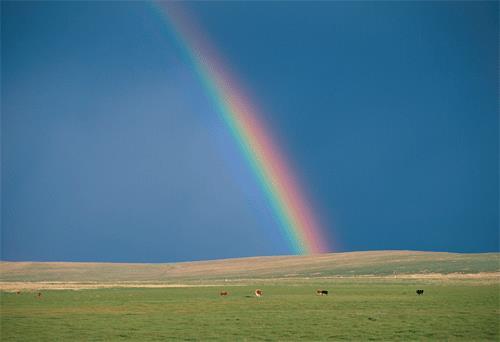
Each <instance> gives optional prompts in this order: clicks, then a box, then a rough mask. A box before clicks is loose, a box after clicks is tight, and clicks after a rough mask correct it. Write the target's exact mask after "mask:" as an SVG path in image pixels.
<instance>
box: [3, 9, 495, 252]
mask: <svg viewBox="0 0 500 342" xmlns="http://www.w3.org/2000/svg"><path fill="white" fill-rule="evenodd" d="M184 6H185V10H186V11H187V12H188V13H189V14H190V15H191V16H192V18H193V20H195V21H196V22H197V24H198V26H199V27H201V28H202V29H203V31H204V32H205V33H206V35H207V36H208V37H209V38H210V40H211V42H212V44H213V46H214V47H215V48H216V49H217V51H218V53H219V54H220V55H221V56H223V58H224V60H225V61H226V62H227V67H228V70H231V72H232V73H234V75H235V76H236V77H237V78H238V79H239V80H240V82H241V83H242V84H243V85H244V87H245V89H246V90H247V92H248V94H247V95H248V96H249V97H250V98H251V99H252V101H253V102H254V103H256V104H257V105H258V106H259V108H261V115H262V116H263V119H264V120H265V121H266V122H267V123H268V124H269V129H270V131H272V132H273V134H274V136H275V138H276V140H277V141H278V142H279V143H280V146H281V149H282V150H283V151H285V152H286V154H287V158H288V159H289V160H290V161H291V164H292V165H293V166H294V168H295V172H296V174H297V175H298V176H299V178H300V181H301V183H302V184H303V186H304V187H305V188H306V190H307V193H308V194H309V195H310V197H311V199H312V201H313V205H314V208H315V212H316V214H317V215H318V217H320V218H321V221H322V222H323V223H324V227H323V228H324V229H325V231H326V232H327V234H325V239H328V243H329V245H330V246H331V248H332V249H333V248H334V246H335V250H336V251H353V250H373V249H414V250H439V251H456V252H486V251H498V250H499V202H498V198H499V196H498V193H499V183H498V176H499V175H498V171H499V169H498V167H499V160H498V144H499V140H498V138H499V137H498V131H499V122H498V102H497V98H498V28H499V27H498V26H499V23H498V2H480V1H479V2H453V1H446V2H420V3H417V2H373V3H368V2H317V3H306V2H303V3H302V2H287V3H284V2H283V3H282V2H272V3H266V2H256V3H251V2H248V3H247V2H241V3H226V2H217V3H208V2H197V3H189V4H186V5H184ZM1 10H2V12H1V25H2V33H1V58H2V60H1V72H2V75H1V76H2V79H1V95H2V99H1V110H2V113H1V114H2V121H1V123H2V127H1V133H2V157H1V158H2V159H1V161H2V169H1V171H2V189H1V192H2V218H1V222H2V234H1V238H2V241H1V248H2V249H1V257H2V259H4V260H68V261H136V262H162V261H178V260H196V259H212V258H224V257H237V256H249V255H273V254H288V253H290V252H291V250H290V246H288V245H287V243H286V241H285V239H284V237H283V236H282V235H281V234H280V230H279V228H278V226H277V223H276V222H275V220H274V218H273V215H272V212H271V211H270V209H269V208H268V206H267V204H266V201H265V198H264V196H263V194H262V193H261V189H260V188H259V184H258V183H257V182H256V180H255V179H254V177H253V175H252V173H251V172H250V171H249V168H248V165H247V163H246V161H245V159H244V158H243V157H242V156H241V155H240V154H239V151H238V149H237V148H236V146H235V143H234V141H233V139H232V137H231V136H230V134H229V133H228V132H226V131H225V130H224V128H223V127H224V126H223V125H222V124H221V123H220V122H218V121H217V120H218V117H217V115H216V113H215V112H214V107H213V105H211V103H210V99H209V98H208V97H207V94H206V91H205V90H204V89H203V87H202V85H201V84H200V81H199V79H198V78H197V77H196V73H195V70H194V68H193V66H192V65H190V63H189V62H188V60H187V59H186V57H185V55H184V54H183V52H182V51H181V49H180V48H179V44H178V42H176V40H175V38H174V35H173V34H172V31H171V29H170V27H169V25H168V23H166V22H165V20H164V19H163V18H162V17H161V15H159V13H158V12H157V10H156V9H155V7H154V6H152V5H151V4H148V3H141V2H109V3H99V2H81V3H79V2H5V1H4V2H2V4H1Z"/></svg>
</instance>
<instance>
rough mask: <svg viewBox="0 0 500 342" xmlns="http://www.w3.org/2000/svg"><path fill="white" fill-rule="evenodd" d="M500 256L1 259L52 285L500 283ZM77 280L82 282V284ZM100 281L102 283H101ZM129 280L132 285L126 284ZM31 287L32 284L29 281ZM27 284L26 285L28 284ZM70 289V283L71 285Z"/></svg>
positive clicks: (12, 276) (26, 278)
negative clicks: (367, 280)
mask: <svg viewBox="0 0 500 342" xmlns="http://www.w3.org/2000/svg"><path fill="white" fill-rule="evenodd" d="M499 272H500V254H499V253H483V254H457V253H436V252H413V251H373V252H350V253H330V254H322V255H312V256H273V257H251V258H238V259H226V260H211V261H197V262H181V263H171V264H127V263H79V262H0V282H1V283H2V284H3V285H2V288H5V287H6V286H7V285H8V283H10V284H11V285H13V284H12V283H13V282H17V283H18V284H22V283H30V282H37V283H38V284H39V285H41V284H45V285H44V286H48V287H50V288H56V287H61V283H66V284H67V286H69V287H72V288H82V287H86V288H87V287H88V286H90V287H91V288H93V287H95V286H100V287H102V286H105V287H109V286H111V285H112V284H114V285H113V286H128V287H129V286H137V283H140V284H142V287H144V286H145V285H147V284H150V286H173V285H177V286H179V285H201V284H213V283H218V282H224V281H230V282H233V283H237V282H242V281H245V280H249V279H251V280H262V281H263V280H269V279H271V280H278V279H281V280H283V279H295V280H299V279H310V278H319V279H327V278H343V277H360V276H361V277H367V276H368V277H373V278H383V277H391V278H399V279H416V278H424V277H426V278H428V279H437V278H443V279H458V278H466V277H469V278H471V279H472V278H473V277H476V278H477V277H481V278H484V279H493V280H494V281H495V279H496V281H498V274H499ZM77 284H78V285H77ZM97 284H100V285H97ZM127 284H128V285H127ZM24 286H27V285H24ZM23 288H24V287H23ZM66 288H67V287H66Z"/></svg>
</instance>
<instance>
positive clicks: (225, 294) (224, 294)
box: [220, 291, 229, 296]
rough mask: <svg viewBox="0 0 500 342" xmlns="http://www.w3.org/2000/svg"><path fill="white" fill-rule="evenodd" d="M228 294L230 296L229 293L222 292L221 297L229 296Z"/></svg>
mask: <svg viewBox="0 0 500 342" xmlns="http://www.w3.org/2000/svg"><path fill="white" fill-rule="evenodd" d="M228 294H229V292H227V291H221V292H220V295H221V296H227V295H228Z"/></svg>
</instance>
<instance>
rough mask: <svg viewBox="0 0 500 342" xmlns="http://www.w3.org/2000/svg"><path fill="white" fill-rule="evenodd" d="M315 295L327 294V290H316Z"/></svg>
mask: <svg viewBox="0 0 500 342" xmlns="http://www.w3.org/2000/svg"><path fill="white" fill-rule="evenodd" d="M316 295H317V296H328V291H327V290H316Z"/></svg>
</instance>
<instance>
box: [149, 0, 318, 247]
mask: <svg viewBox="0 0 500 342" xmlns="http://www.w3.org/2000/svg"><path fill="white" fill-rule="evenodd" d="M156 8H157V9H158V10H159V11H160V13H161V15H162V16H163V18H164V19H166V21H167V23H168V24H169V26H170V28H171V29H172V32H173V33H174V36H175V39H176V40H177V41H178V43H179V45H180V46H181V47H182V49H183V50H184V52H185V54H186V56H187V57H188V58H189V60H190V62H191V63H192V65H193V66H194V68H195V70H196V73H197V75H198V77H199V79H200V80H201V82H202V83H203V86H204V88H205V89H206V91H207V93H208V95H209V97H210V98H211V100H212V101H213V103H214V104H215V105H216V108H217V112H218V113H219V115H220V116H221V118H222V120H223V121H224V123H225V124H226V126H227V128H228V129H229V130H230V131H231V134H232V136H233V137H234V139H235V140H236V142H237V144H238V146H239V149H240V150H241V151H242V153H243V154H244V156H245V159H246V160H247V161H248V164H249V165H250V167H251V169H252V171H253V173H254V174H255V176H256V177H257V179H258V181H259V183H260V185H261V187H262V190H263V191H264V193H265V195H266V198H267V199H268V200H269V204H270V205H271V207H272V209H273V210H272V211H273V213H274V214H275V216H276V219H277V220H278V221H279V226H280V227H281V229H282V232H283V234H284V235H285V236H286V238H287V240H288V242H289V244H290V246H291V248H292V249H293V251H294V252H295V253H297V254H317V253H323V252H327V251H328V248H327V244H326V238H325V237H324V235H323V233H322V231H321V228H320V226H319V224H318V220H317V219H316V218H315V216H314V215H313V211H312V209H311V207H310V206H309V205H308V201H306V200H305V196H304V194H303V192H302V191H301V188H300V186H299V184H298V182H297V180H296V178H295V177H294V175H293V173H292V169H291V168H290V167H289V166H288V164H287V163H286V161H285V157H284V156H283V154H282V153H280V151H279V149H278V147H277V146H276V144H275V143H274V142H273V141H272V139H271V135H270V134H269V131H268V129H266V126H265V125H264V123H263V120H262V118H261V116H259V115H258V114H257V113H258V111H257V110H256V108H255V106H254V105H252V104H251V103H250V102H249V101H248V99H247V98H246V97H245V94H244V91H242V87H241V86H239V85H238V84H237V83H236V81H235V79H234V77H230V75H229V73H228V72H227V70H228V68H227V67H223V65H224V64H223V63H221V58H219V57H218V56H217V54H216V53H215V50H214V48H213V47H212V45H210V44H209V40H208V39H207V38H206V37H204V36H203V34H202V33H201V31H200V30H198V29H197V28H196V25H195V24H194V23H193V22H192V21H191V20H189V18H188V16H187V15H186V14H185V12H184V11H183V10H182V9H181V8H179V4H178V3H177V4H176V3H173V2H168V3H166V2H165V3H164V2H159V3H156Z"/></svg>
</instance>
